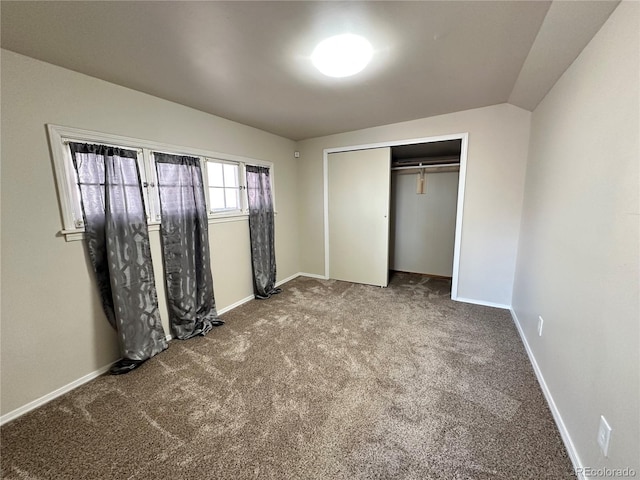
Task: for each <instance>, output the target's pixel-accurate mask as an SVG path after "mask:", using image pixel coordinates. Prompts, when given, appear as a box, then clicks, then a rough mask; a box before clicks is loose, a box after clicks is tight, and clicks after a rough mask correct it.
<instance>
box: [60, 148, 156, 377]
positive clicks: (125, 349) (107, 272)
mask: <svg viewBox="0 0 640 480" xmlns="http://www.w3.org/2000/svg"><path fill="white" fill-rule="evenodd" d="M70 147H71V153H72V157H73V162H74V166H75V168H76V171H77V173H78V185H79V187H80V193H81V200H82V212H83V215H84V224H85V239H86V243H87V247H88V251H89V258H90V260H91V263H92V265H93V269H94V271H95V276H96V280H97V284H98V288H99V291H100V298H101V300H102V307H103V309H104V311H105V314H106V315H107V319H108V320H109V323H111V325H112V326H113V328H115V329H116V331H117V332H118V340H119V344H120V352H121V354H122V357H123V359H125V360H130V361H132V362H130V363H129V367H128V368H129V369H131V365H135V364H136V362H142V361H144V360H147V359H148V358H150V357H152V356H154V355H156V354H157V353H159V352H161V351H162V350H164V349H165V348H167V342H166V338H165V333H164V330H163V328H162V323H161V322H160V315H159V312H158V297H157V293H156V286H155V281H154V277H153V265H152V263H151V250H150V246H149V233H148V230H147V217H146V213H145V209H144V203H143V199H142V190H141V188H142V187H141V182H140V176H139V172H138V165H137V160H136V158H137V155H136V152H134V151H130V150H123V149H119V148H112V147H106V146H104V145H88V144H82V143H71V144H70ZM119 373H123V372H119Z"/></svg>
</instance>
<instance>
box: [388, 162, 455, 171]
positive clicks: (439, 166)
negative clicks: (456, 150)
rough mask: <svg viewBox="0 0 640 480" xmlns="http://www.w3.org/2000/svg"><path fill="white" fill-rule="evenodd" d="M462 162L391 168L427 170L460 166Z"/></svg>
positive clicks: (393, 168) (395, 168)
mask: <svg viewBox="0 0 640 480" xmlns="http://www.w3.org/2000/svg"><path fill="white" fill-rule="evenodd" d="M459 166H460V163H438V164H432V165H414V166H408V167H391V170H426V169H429V168H442V167H459Z"/></svg>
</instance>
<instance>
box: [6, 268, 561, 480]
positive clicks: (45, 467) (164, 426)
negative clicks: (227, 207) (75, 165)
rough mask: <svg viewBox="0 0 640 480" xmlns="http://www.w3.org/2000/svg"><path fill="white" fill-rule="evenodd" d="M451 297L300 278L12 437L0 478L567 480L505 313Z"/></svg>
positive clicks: (413, 278)
mask: <svg viewBox="0 0 640 480" xmlns="http://www.w3.org/2000/svg"><path fill="white" fill-rule="evenodd" d="M449 290H450V282H447V281H443V280H434V279H429V278H427V277H423V276H419V275H412V274H400V273H397V274H395V275H394V276H393V277H392V281H391V284H390V286H389V288H386V289H382V288H378V287H372V286H365V285H355V284H350V283H346V282H339V281H331V280H329V281H323V280H316V279H311V278H304V277H300V278H297V279H295V280H293V281H291V282H289V283H287V284H286V285H284V292H283V293H281V294H279V295H277V296H275V297H273V298H271V299H269V300H264V301H257V300H255V301H251V302H249V303H248V304H245V305H243V306H241V307H239V308H236V309H235V310H233V311H231V312H228V313H227V314H225V315H223V319H224V320H225V321H226V324H225V325H224V326H222V327H219V328H216V329H214V330H213V331H212V332H210V333H209V334H208V335H207V336H206V337H200V338H196V339H192V340H188V341H184V342H181V341H173V342H171V344H170V347H169V349H168V350H167V351H165V352H163V353H162V354H160V355H158V356H156V357H155V358H153V359H152V360H150V361H148V362H147V363H145V364H144V365H143V366H142V367H140V368H139V369H138V370H135V371H133V372H132V373H129V374H127V375H124V376H103V377H100V378H98V379H96V380H94V381H92V382H90V383H88V384H86V385H84V386H82V387H80V388H78V389H76V390H74V391H72V392H70V393H68V394H66V395H64V396H63V397H60V398H58V399H56V400H54V401H52V402H50V403H48V404H47V405H45V406H43V407H41V408H39V409H38V410H35V411H33V412H30V413H28V414H26V415H24V416H22V417H20V418H19V419H17V420H15V421H13V422H11V423H9V424H7V425H5V426H4V427H3V428H2V429H1V446H0V451H1V456H2V458H1V461H0V463H1V474H2V478H4V479H7V480H10V479H11V480H13V479H16V480H17V479H21V480H24V479H28V480H35V479H56V480H58V479H91V480H101V479H131V480H143V479H144V480H147V479H252V478H264V479H416V480H418V479H562V478H574V476H573V473H572V467H571V463H570V461H569V460H568V458H567V454H566V451H565V448H564V446H563V444H562V442H561V439H560V437H559V434H558V432H557V429H556V427H555V424H554V422H553V419H552V417H551V414H550V412H549V410H548V407H547V405H546V403H545V400H544V397H543V395H542V392H541V391H540V388H539V386H538V384H537V382H536V378H535V375H534V373H533V370H532V368H531V365H530V364H529V361H528V359H527V356H526V353H525V351H524V348H523V346H522V343H521V342H520V339H519V337H518V334H517V331H516V329H515V327H514V325H513V323H512V320H511V318H510V316H509V314H508V312H506V311H503V310H498V309H493V308H488V307H481V306H477V305H468V304H462V303H456V302H453V301H451V300H450V299H449ZM61 368H62V367H61Z"/></svg>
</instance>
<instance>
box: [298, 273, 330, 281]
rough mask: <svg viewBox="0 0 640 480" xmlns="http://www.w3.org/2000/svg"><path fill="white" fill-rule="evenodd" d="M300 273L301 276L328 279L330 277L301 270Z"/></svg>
mask: <svg viewBox="0 0 640 480" xmlns="http://www.w3.org/2000/svg"><path fill="white" fill-rule="evenodd" d="M298 275H299V276H301V277H309V278H318V279H320V280H328V279H329V278H328V277H326V276H325V275H318V274H317V273H305V272H300V273H299V274H298Z"/></svg>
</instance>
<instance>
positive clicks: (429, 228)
mask: <svg viewBox="0 0 640 480" xmlns="http://www.w3.org/2000/svg"><path fill="white" fill-rule="evenodd" d="M461 151H462V140H461V139H452V140H443V141H435V142H427V143H416V144H411V145H398V146H393V147H391V196H390V212H389V213H390V223H389V270H390V271H391V272H390V273H391V274H393V272H409V273H419V274H422V275H426V276H429V277H435V278H444V279H452V277H453V269H454V251H455V248H454V246H455V237H456V213H457V203H458V185H459V173H460V156H461Z"/></svg>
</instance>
